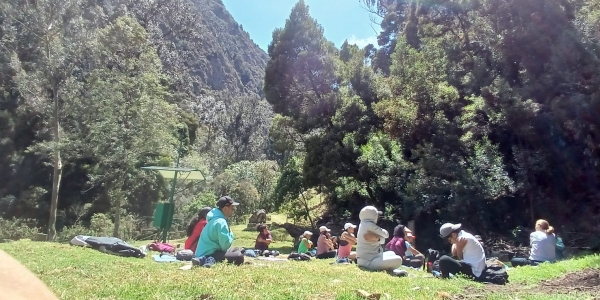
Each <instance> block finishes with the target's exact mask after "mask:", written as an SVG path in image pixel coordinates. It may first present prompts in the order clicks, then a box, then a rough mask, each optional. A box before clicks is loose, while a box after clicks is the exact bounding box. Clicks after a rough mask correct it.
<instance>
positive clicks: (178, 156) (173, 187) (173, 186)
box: [162, 135, 183, 243]
mask: <svg viewBox="0 0 600 300" xmlns="http://www.w3.org/2000/svg"><path fill="white" fill-rule="evenodd" d="M182 148H183V135H180V137H179V150H177V164H176V165H175V167H176V168H179V158H180V157H181V150H182ZM177 174H179V172H178V171H175V174H174V175H173V183H172V184H171V194H170V195H169V203H171V204H173V203H174V200H173V197H174V196H175V186H176V185H177ZM174 208H175V205H172V206H170V207H169V212H168V215H169V216H172V215H173V213H174V211H173V209H174ZM171 220H172V218H171ZM171 222H172V221H171ZM169 229H171V224H168V225H167V227H166V228H165V229H164V230H163V236H162V242H163V243H166V242H167V234H168V233H169Z"/></svg>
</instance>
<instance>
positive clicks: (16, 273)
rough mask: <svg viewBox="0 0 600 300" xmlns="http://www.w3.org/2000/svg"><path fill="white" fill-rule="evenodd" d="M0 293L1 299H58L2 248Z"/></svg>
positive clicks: (0, 251)
mask: <svg viewBox="0 0 600 300" xmlns="http://www.w3.org/2000/svg"><path fill="white" fill-rule="evenodd" d="M0 295H2V296H1V298H2V299H11V300H30V299H36V300H58V298H56V296H55V295H54V294H53V293H52V292H51V291H50V289H48V287H47V286H46V285H45V284H44V283H43V282H42V281H41V280H39V279H38V278H37V277H36V276H35V275H34V274H33V273H31V272H30V271H29V270H27V268H25V267H24V266H23V265H22V264H21V263H19V262H18V261H16V260H15V259H14V258H12V257H11V256H10V255H8V254H6V253H5V252H4V251H2V250H0Z"/></svg>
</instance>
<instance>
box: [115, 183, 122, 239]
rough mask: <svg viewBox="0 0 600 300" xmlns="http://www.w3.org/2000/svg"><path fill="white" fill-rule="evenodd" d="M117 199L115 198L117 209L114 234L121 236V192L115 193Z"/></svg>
mask: <svg viewBox="0 0 600 300" xmlns="http://www.w3.org/2000/svg"><path fill="white" fill-rule="evenodd" d="M115 196H116V199H115V205H114V210H115V227H114V229H113V236H114V237H120V236H119V229H120V228H121V198H122V197H121V193H120V192H117V193H115Z"/></svg>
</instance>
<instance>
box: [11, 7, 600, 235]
mask: <svg viewBox="0 0 600 300" xmlns="http://www.w3.org/2000/svg"><path fill="white" fill-rule="evenodd" d="M361 2H362V4H363V5H364V6H365V8H366V9H369V10H370V11H371V12H372V13H373V14H376V15H378V16H380V17H381V20H382V21H381V24H380V25H381V32H380V34H379V36H378V44H377V45H368V46H367V47H365V48H363V49H361V48H359V47H357V46H356V45H350V44H348V43H347V42H346V43H344V44H343V45H342V46H341V48H339V49H338V48H336V46H335V45H334V44H333V43H332V42H331V41H328V40H327V39H326V38H325V37H324V35H323V28H322V27H321V26H320V25H319V24H318V22H317V20H315V19H313V18H312V17H311V16H310V13H309V8H308V7H307V6H306V5H305V3H304V2H303V1H302V0H300V1H299V2H298V4H297V5H296V6H295V7H294V8H293V10H292V11H291V13H290V16H289V19H288V20H287V21H286V24H285V26H284V27H283V28H278V29H275V31H274V32H273V41H272V43H271V44H270V45H269V49H268V53H264V52H263V51H262V50H260V49H259V47H258V46H256V45H255V44H254V43H253V42H252V40H251V39H250V38H251V37H250V36H249V35H248V33H246V32H245V31H244V30H243V28H242V27H241V26H240V25H238V24H237V23H236V22H235V20H233V18H232V17H231V16H230V15H229V13H228V12H227V10H226V9H225V7H224V6H223V4H222V3H221V1H220V0H189V1H188V0H154V1H151V0H142V1H132V0H104V1H102V0H62V1H57V0H38V1H32V0H7V1H4V2H2V3H1V4H0V48H2V51H1V52H0V68H1V70H0V89H1V93H0V145H1V146H0V166H1V170H0V176H1V178H0V217H2V220H3V222H4V223H5V224H13V225H11V226H16V227H19V228H21V227H39V228H41V230H43V231H47V232H49V237H50V238H53V237H54V236H55V235H56V230H58V231H59V232H60V231H61V230H62V231H65V230H69V229H73V228H76V227H77V226H83V227H87V226H91V225H93V223H94V222H93V221H94V220H95V221H96V222H95V223H99V222H100V221H99V220H103V221H105V222H107V223H110V224H114V225H115V226H114V232H113V234H114V235H119V236H124V235H127V234H130V233H128V232H135V231H139V228H142V227H144V226H147V224H148V217H149V216H151V215H152V211H153V208H154V204H155V203H157V202H158V201H164V200H166V194H167V188H166V184H167V183H165V182H164V181H163V180H162V179H161V178H160V177H159V176H158V175H157V174H154V173H152V172H149V171H144V170H141V169H140V167H142V166H147V165H161V166H172V165H174V164H175V160H176V157H177V156H178V153H177V152H178V145H179V141H180V140H183V144H184V147H183V151H181V153H180V154H181V156H182V159H181V165H183V166H186V167H193V168H198V169H200V170H202V172H203V173H204V174H205V177H206V180H205V181H202V182H182V183H180V184H179V186H178V193H177V195H176V205H177V216H176V219H177V220H179V221H178V222H180V223H181V224H183V223H184V222H185V219H186V218H188V217H189V216H191V215H193V214H194V213H195V212H196V211H197V210H198V208H199V207H202V206H204V205H207V204H212V203H214V200H215V199H216V198H217V197H218V196H219V195H223V194H230V195H232V196H233V197H235V198H236V199H238V200H239V201H240V202H241V203H242V204H243V205H241V206H240V211H239V212H238V218H241V217H242V216H243V215H246V214H248V213H251V212H253V211H254V210H255V209H257V208H264V209H266V210H267V211H276V210H285V211H286V212H287V213H288V214H289V215H290V216H292V217H294V218H306V219H307V220H308V221H310V223H312V224H311V225H313V226H314V225H316V224H317V223H320V222H343V221H345V220H347V219H352V220H356V216H357V214H358V211H359V210H360V208H362V206H364V205H366V204H373V205H376V206H378V207H380V208H381V209H382V210H384V212H385V219H386V220H387V221H389V222H397V221H401V222H408V221H415V222H416V228H417V234H418V235H419V236H421V237H424V236H430V237H435V236H437V233H436V232H437V229H438V228H439V224H441V223H444V222H462V223H463V224H464V225H465V226H466V227H468V228H471V229H472V230H473V231H475V232H477V233H478V234H481V235H482V236H490V235H491V234H501V235H513V236H517V235H518V234H517V229H518V228H519V227H521V226H524V227H531V226H533V223H534V222H535V220H536V219H538V218H544V219H547V220H549V221H550V223H551V224H553V225H555V226H556V227H557V229H558V232H559V233H560V234H561V235H562V236H563V238H564V239H565V241H566V242H567V243H570V244H571V245H578V246H593V245H594V244H600V241H599V240H598V238H597V237H598V236H600V189H599V188H600V182H599V180H600V148H599V147H600V128H599V125H600V115H599V113H600V64H599V63H600V59H599V54H600V48H598V45H599V43H600V1H598V0H588V1H583V0H520V1H512V0H413V1H406V0H361ZM314 195H321V196H322V197H323V199H325V203H324V205H325V207H326V213H325V215H324V216H322V217H320V218H318V219H316V220H315V219H313V218H311V217H310V215H309V212H308V211H309V203H308V202H309V201H308V198H310V197H312V196H314ZM54 220H56V222H54ZM54 223H56V227H54V225H53V224H54ZM128 230H129V231H128ZM131 237H134V235H131Z"/></svg>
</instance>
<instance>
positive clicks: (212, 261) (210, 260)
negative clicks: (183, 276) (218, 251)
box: [202, 256, 217, 268]
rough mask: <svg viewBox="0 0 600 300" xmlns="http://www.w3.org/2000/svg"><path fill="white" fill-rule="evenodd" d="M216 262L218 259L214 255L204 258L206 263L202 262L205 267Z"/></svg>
mask: <svg viewBox="0 0 600 300" xmlns="http://www.w3.org/2000/svg"><path fill="white" fill-rule="evenodd" d="M216 263H217V261H216V260H215V259H214V257H212V256H209V257H207V258H206V259H205V260H204V264H202V266H203V267H205V268H210V267H212V266H213V265H214V264H216Z"/></svg>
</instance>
